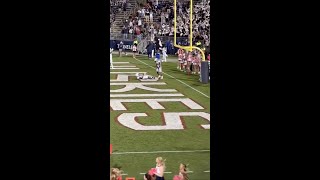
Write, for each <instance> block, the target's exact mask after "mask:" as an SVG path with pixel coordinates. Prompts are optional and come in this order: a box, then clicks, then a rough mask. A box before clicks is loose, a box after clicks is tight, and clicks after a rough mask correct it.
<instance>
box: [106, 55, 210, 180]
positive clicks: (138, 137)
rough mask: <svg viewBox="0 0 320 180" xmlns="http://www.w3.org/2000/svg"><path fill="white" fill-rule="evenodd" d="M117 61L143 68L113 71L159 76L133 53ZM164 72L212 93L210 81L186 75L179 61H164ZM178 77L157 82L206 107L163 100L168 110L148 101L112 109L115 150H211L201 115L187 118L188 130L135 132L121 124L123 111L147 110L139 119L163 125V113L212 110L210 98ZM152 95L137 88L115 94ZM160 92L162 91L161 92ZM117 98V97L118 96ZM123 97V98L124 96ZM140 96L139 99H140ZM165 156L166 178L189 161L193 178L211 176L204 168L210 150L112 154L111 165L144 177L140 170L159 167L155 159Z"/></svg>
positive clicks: (208, 135) (207, 164) (208, 164)
mask: <svg viewBox="0 0 320 180" xmlns="http://www.w3.org/2000/svg"><path fill="white" fill-rule="evenodd" d="M137 59H139V60H141V61H143V62H145V63H147V64H149V65H151V66H152V67H155V63H154V61H153V60H149V59H147V57H144V56H140V57H139V56H138V57H137ZM113 61H114V62H121V61H122V62H130V64H116V65H117V66H122V65H135V66H137V67H138V68H140V69H139V70H135V69H132V70H131V69H130V70H118V69H117V70H111V71H112V72H116V71H117V72H139V71H141V72H147V73H148V74H149V75H153V76H157V74H156V71H155V69H152V68H151V67H149V66H147V65H145V64H143V63H141V62H139V61H137V60H135V59H133V58H132V56H127V57H126V56H124V57H121V58H120V57H117V55H114V57H113ZM162 66H163V71H164V72H165V73H167V74H169V75H171V76H173V77H175V78H176V79H179V80H181V81H183V82H184V83H186V84H188V85H190V86H191V87H193V88H195V89H197V90H199V91H201V92H202V93H204V94H206V95H208V96H210V88H209V87H210V84H202V83H200V82H199V75H186V74H185V73H183V72H181V71H179V70H177V69H176V63H172V62H166V63H163V64H162ZM110 78H111V79H115V78H116V76H115V75H111V77H110ZM176 79H173V78H171V77H168V76H166V75H164V79H163V80H159V81H157V82H165V83H166V84H167V85H160V86H157V85H154V86H149V87H155V88H159V89H176V90H177V92H176V93H182V94H183V95H184V97H174V98H191V99H192V100H194V101H195V102H196V103H198V104H200V105H201V106H202V107H204V108H205V109H203V110H189V109H188V108H187V107H186V106H184V105H183V104H182V103H177V102H166V103H161V104H162V105H163V106H164V107H165V110H152V109H151V108H150V107H149V106H148V105H146V104H145V103H125V106H126V107H127V109H128V110H127V111H111V117H110V127H111V134H110V136H111V140H110V141H111V144H112V145H113V152H134V151H138V152H140V151H143V152H145V151H184V150H209V149H210V131H209V130H204V129H201V128H199V125H200V124H207V123H208V122H207V121H206V120H203V119H202V118H200V117H183V119H184V122H185V126H186V129H185V130H170V131H134V130H131V129H128V128H126V127H123V126H121V125H120V124H119V123H117V122H116V118H117V117H118V116H119V115H120V114H122V113H130V112H131V113H147V114H148V115H149V116H148V117H140V118H139V122H140V123H142V124H145V125H161V124H162V121H161V115H162V112H208V113H210V99H209V98H207V97H205V96H204V95H202V94H199V93H198V92H196V91H194V90H193V89H191V88H189V87H187V86H186V85H184V84H182V83H180V82H178V81H177V80H176ZM129 82H139V81H138V80H136V79H135V78H130V79H129ZM121 87H124V86H111V89H118V88H121ZM141 93H146V94H152V93H157V92H151V91H146V90H141V89H135V90H133V91H130V92H125V93H113V94H141ZM157 94H160V93H157ZM153 98H168V99H169V98H172V97H153ZM114 99H117V98H114ZM121 99H122V98H121ZM137 99H138V98H137ZM158 156H161V157H163V158H165V159H167V161H166V167H167V168H166V170H165V171H166V172H172V173H171V174H165V178H166V179H172V177H173V176H174V175H176V174H178V170H179V164H180V163H186V164H189V170H190V171H193V173H190V174H189V177H190V178H191V179H195V180H207V179H210V173H205V172H203V171H208V170H210V152H196V153H194V152H193V153H158V154H125V155H123V154H122V155H120V154H118V155H117V154H114V155H111V161H110V166H111V167H115V166H120V167H121V169H122V170H123V171H124V173H125V174H128V176H124V177H136V179H142V177H143V175H140V174H139V173H143V172H147V171H148V170H149V169H150V168H152V167H155V158H156V157H158Z"/></svg>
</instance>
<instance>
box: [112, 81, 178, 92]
mask: <svg viewBox="0 0 320 180" xmlns="http://www.w3.org/2000/svg"><path fill="white" fill-rule="evenodd" d="M123 85H125V87H123V88H121V89H116V90H110V93H122V92H128V91H132V90H134V89H136V88H138V89H143V90H147V91H153V92H177V90H175V89H158V88H152V87H148V86H144V85H166V83H164V82H160V83H159V82H148V83H147V82H145V83H144V82H142V83H110V86H123Z"/></svg>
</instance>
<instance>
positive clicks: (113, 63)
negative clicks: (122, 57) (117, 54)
mask: <svg viewBox="0 0 320 180" xmlns="http://www.w3.org/2000/svg"><path fill="white" fill-rule="evenodd" d="M113 64H130V63H129V62H113Z"/></svg>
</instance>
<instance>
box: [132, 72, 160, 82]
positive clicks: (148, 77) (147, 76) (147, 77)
mask: <svg viewBox="0 0 320 180" xmlns="http://www.w3.org/2000/svg"><path fill="white" fill-rule="evenodd" d="M136 77H137V79H143V80H147V79H156V78H155V77H153V76H150V75H146V74H144V73H137V74H136Z"/></svg>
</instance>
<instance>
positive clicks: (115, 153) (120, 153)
mask: <svg viewBox="0 0 320 180" xmlns="http://www.w3.org/2000/svg"><path fill="white" fill-rule="evenodd" d="M195 152H210V150H194V151H146V152H114V153H112V155H122V154H156V153H195Z"/></svg>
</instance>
